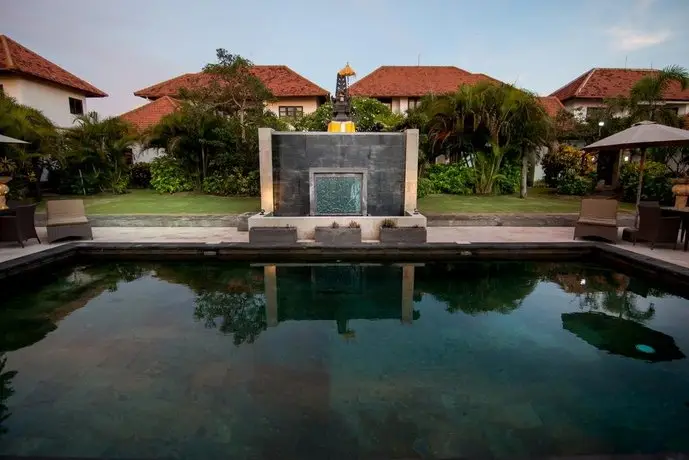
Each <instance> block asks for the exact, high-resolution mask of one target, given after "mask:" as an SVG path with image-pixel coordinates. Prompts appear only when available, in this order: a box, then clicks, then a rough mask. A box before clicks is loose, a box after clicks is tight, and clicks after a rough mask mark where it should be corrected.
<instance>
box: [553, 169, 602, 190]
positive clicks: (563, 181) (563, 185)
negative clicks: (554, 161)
mask: <svg viewBox="0 0 689 460" xmlns="http://www.w3.org/2000/svg"><path fill="white" fill-rule="evenodd" d="M592 189H593V183H592V182H591V178H590V177H589V176H580V175H579V174H577V171H576V170H574V169H568V170H567V171H565V172H564V173H563V174H561V175H560V179H559V181H558V184H557V193H559V194H561V195H577V196H583V195H587V194H589V193H591V191H592Z"/></svg>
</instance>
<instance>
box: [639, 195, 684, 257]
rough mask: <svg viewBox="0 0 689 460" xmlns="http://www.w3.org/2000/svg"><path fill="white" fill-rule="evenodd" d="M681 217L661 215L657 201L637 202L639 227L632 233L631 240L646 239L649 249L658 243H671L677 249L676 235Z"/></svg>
mask: <svg viewBox="0 0 689 460" xmlns="http://www.w3.org/2000/svg"><path fill="white" fill-rule="evenodd" d="M680 224H681V219H680V218H679V217H663V215H662V211H661V209H660V204H659V203H658V202H641V203H639V228H638V230H637V231H635V232H633V233H632V242H633V244H635V245H636V241H637V240H641V241H648V242H649V243H651V249H653V248H654V247H655V245H656V244H658V243H665V244H672V245H673V247H674V248H675V249H677V236H678V234H679V227H680Z"/></svg>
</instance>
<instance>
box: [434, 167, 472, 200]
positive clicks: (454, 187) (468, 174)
mask: <svg viewBox="0 0 689 460" xmlns="http://www.w3.org/2000/svg"><path fill="white" fill-rule="evenodd" d="M427 173H428V179H429V180H430V182H431V188H432V190H433V191H434V192H435V193H449V194H452V195H471V194H473V193H474V190H475V185H476V175H475V172H474V170H473V169H472V168H469V167H467V166H464V165H462V164H459V163H455V164H449V165H443V164H435V165H431V166H429V167H428V168H427Z"/></svg>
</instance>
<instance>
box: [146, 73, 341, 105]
mask: <svg viewBox="0 0 689 460" xmlns="http://www.w3.org/2000/svg"><path fill="white" fill-rule="evenodd" d="M251 71H252V72H253V74H254V75H256V77H258V78H259V79H260V80H261V81H262V82H263V84H264V85H266V87H267V88H268V89H269V90H270V92H271V93H273V95H274V96H276V97H304V96H327V95H328V94H329V93H328V91H326V90H324V89H323V88H321V87H320V86H318V85H316V84H315V83H313V82H311V81H309V80H307V79H306V78H304V77H302V76H301V75H299V74H298V73H296V72H295V71H294V70H292V69H290V68H289V67H287V66H284V65H255V66H253V67H252V68H251ZM211 78H212V77H211V76H210V75H208V74H205V73H203V72H199V73H185V74H184V75H180V76H179V77H175V78H173V79H171V80H166V81H164V82H161V83H158V84H155V85H153V86H149V87H148V88H144V89H140V90H139V91H136V92H134V95H135V96H140V97H146V98H149V99H156V98H159V97H162V96H177V95H178V94H179V91H180V89H183V88H184V89H194V88H198V87H200V86H203V85H205V84H208V82H209V81H210V79H211Z"/></svg>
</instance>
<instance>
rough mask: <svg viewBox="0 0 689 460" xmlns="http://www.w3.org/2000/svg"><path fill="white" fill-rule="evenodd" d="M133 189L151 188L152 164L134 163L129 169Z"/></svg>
mask: <svg viewBox="0 0 689 460" xmlns="http://www.w3.org/2000/svg"><path fill="white" fill-rule="evenodd" d="M129 175H130V177H131V184H132V187H136V188H149V187H150V186H151V164H150V163H134V164H133V165H132V167H131V168H130V169H129Z"/></svg>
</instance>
